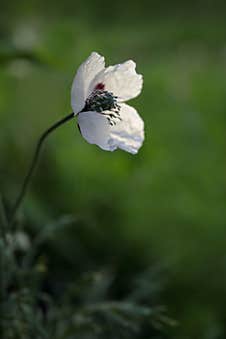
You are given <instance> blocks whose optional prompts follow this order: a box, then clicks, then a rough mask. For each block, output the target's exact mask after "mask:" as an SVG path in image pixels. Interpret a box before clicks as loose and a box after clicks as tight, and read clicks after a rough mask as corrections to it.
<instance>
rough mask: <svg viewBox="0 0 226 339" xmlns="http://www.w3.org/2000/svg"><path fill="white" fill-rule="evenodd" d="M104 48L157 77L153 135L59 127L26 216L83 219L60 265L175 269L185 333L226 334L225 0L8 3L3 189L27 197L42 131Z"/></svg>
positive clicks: (58, 243)
mask: <svg viewBox="0 0 226 339" xmlns="http://www.w3.org/2000/svg"><path fill="white" fill-rule="evenodd" d="M92 51H97V52H99V53H100V54H103V55H104V56H105V58H106V63H107V64H115V63H119V62H122V61H125V60H127V59H133V60H135V61H136V63H137V70H138V72H139V73H142V74H143V75H144V88H143V92H142V94H141V95H140V96H139V97H138V98H137V99H135V100H133V101H131V102H130V104H132V105H134V106H135V107H136V108H137V110H138V111H139V113H140V115H141V116H142V117H143V119H144V121H145V133H146V140H145V143H144V146H143V147H142V149H141V150H140V152H139V154H138V155H136V156H132V155H130V154H127V153H125V152H122V151H116V152H114V153H108V152H104V151H102V150H100V149H99V148H97V147H96V146H94V145H89V144H88V143H86V142H85V140H83V138H82V137H81V136H80V134H79V132H78V129H77V126H76V121H71V122H69V123H68V124H67V125H64V126H63V127H61V128H60V129H59V130H58V131H56V132H55V133H54V135H52V136H51V137H50V138H49V140H48V142H47V144H48V145H46V146H45V149H44V151H43V153H42V156H41V159H40V162H39V167H38V170H37V171H36V173H35V177H34V180H33V182H32V185H31V187H30V190H29V194H28V196H27V197H26V201H25V204H24V205H23V208H22V210H21V212H20V218H21V219H23V218H24V219H26V220H28V221H27V222H26V223H27V225H28V226H27V227H30V229H31V232H34V230H37V229H38V228H40V227H43V225H44V224H45V222H46V220H57V219H58V218H60V217H62V215H73V216H74V217H75V219H76V220H77V221H76V222H75V224H76V225H74V226H73V227H69V228H65V229H64V230H63V232H60V234H59V236H56V237H54V240H53V241H52V243H51V248H52V251H53V253H54V249H55V252H57V253H58V258H57V259H56V262H55V268H53V271H54V272H55V273H54V274H56V276H57V275H60V274H61V273H62V272H63V270H64V268H65V267H66V266H67V265H68V267H71V268H73V269H74V271H76V272H77V270H80V271H84V272H85V271H88V270H89V269H93V268H94V267H96V266H98V267H105V266H106V265H109V266H110V267H117V269H119V271H120V270H121V271H122V272H123V274H125V272H126V274H125V276H127V277H128V281H129V277H130V274H132V273H134V272H135V271H136V270H138V271H139V270H140V269H143V268H144V267H147V266H151V267H152V266H153V265H157V266H158V265H160V266H163V267H166V269H164V270H166V273H165V280H166V282H165V283H164V289H163V291H162V292H161V303H162V304H164V305H166V306H167V308H168V312H169V314H170V316H172V317H173V318H174V319H176V320H177V321H178V326H176V327H175V328H174V329H173V330H172V337H173V338H180V339H181V338H199V339H202V338H203V339H217V338H225V336H226V326H225V324H226V322H225V321H226V319H225V318H226V313H225V311H226V307H225V303H226V220H225V219H226V206H225V200H226V199H225V198H226V185H225V184H226V175H225V173H226V157H225V154H226V153H225V151H226V137H225V124H226V4H225V2H224V1H217V0H216V1H208V0H205V1H202V0H200V1H189V2H188V1H185V0H184V1H180V2H179V1H178V2H177V1H171V2H163V1H162V2H157V1H137V2H135V1H134V2H133V1H124V2H121V1H119V0H114V1H112V2H106V1H103V0H86V1H81V2H80V1H76V0H75V1H71V0H64V1H63V2H60V1H55V2H53V1H48V2H47V1H43V0H39V1H30V2H28V1H24V0H21V1H13V2H9V1H8V2H7V1H4V0H3V1H1V12H0V123H1V133H0V191H1V193H2V194H3V195H4V197H5V199H6V200H7V201H8V202H10V203H12V202H13V201H14V200H15V197H16V194H17V192H18V190H19V188H20V185H21V182H22V179H23V177H24V174H25V172H26V169H27V167H28V164H29V161H30V159H31V156H32V152H33V150H34V146H35V143H36V140H37V138H38V137H39V135H40V133H41V132H42V131H43V130H44V129H46V128H47V127H49V126H50V125H51V124H52V123H54V122H55V121H56V120H58V119H60V118H61V117H63V116H64V115H66V114H67V113H70V111H71V108H70V89H71V83H72V80H73V77H74V74H75V71H76V69H77V67H78V66H79V64H80V63H81V62H83V61H84V59H85V58H86V57H88V55H89V54H90V53H91V52H92ZM77 232H79V234H80V242H79V244H78V242H77V241H76V238H77ZM81 239H82V240H81ZM79 246H80V247H79ZM81 246H82V248H85V250H84V251H83V250H81ZM78 248H79V249H78ZM81 253H83V254H81ZM53 262H54V261H53ZM59 262H60V263H61V265H60V264H59ZM53 266H54V263H53ZM118 267H119V268H118ZM127 273H128V275H127ZM71 274H73V272H72V273H71ZM56 279H57V278H56ZM128 281H127V283H128ZM150 283H151V282H150ZM128 284H129V283H128ZM128 289H129V285H128ZM118 293H120V292H118Z"/></svg>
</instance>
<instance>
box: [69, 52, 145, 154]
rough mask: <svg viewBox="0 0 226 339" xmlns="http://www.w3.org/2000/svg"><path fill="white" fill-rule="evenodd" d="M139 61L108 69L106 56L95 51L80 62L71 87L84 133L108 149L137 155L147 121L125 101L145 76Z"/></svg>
mask: <svg viewBox="0 0 226 339" xmlns="http://www.w3.org/2000/svg"><path fill="white" fill-rule="evenodd" d="M135 68H136V64H135V63H134V62H133V61H132V60H128V61H126V62H124V63H123V64H119V65H115V66H109V67H107V68H105V62H104V57H102V56H100V55H99V54H97V53H95V52H93V53H92V54H91V55H90V56H89V57H88V59H87V60H86V61H85V62H83V63H82V64H81V66H80V67H79V69H78V71H77V74H76V76H75V78H74V81H73V84H72V90H71V105H72V108H73V112H74V114H75V115H77V116H78V126H79V129H80V132H81V134H82V136H83V137H84V138H85V139H86V140H87V141H88V142H89V143H91V144H96V145H98V146H99V147H100V148H102V149H104V150H107V151H114V150H116V149H117V148H121V149H123V150H125V151H127V152H130V153H132V154H135V153H137V152H138V150H139V148H140V147H141V146H142V143H143V140H144V122H143V120H142V119H141V117H140V116H139V114H138V113H137V111H136V110H135V108H133V107H131V106H129V105H127V104H125V103H124V102H125V101H127V100H129V99H132V98H135V97H136V96H138V95H139V94H140V92H141V89H142V84H143V78H142V75H140V74H137V73H136V70H135Z"/></svg>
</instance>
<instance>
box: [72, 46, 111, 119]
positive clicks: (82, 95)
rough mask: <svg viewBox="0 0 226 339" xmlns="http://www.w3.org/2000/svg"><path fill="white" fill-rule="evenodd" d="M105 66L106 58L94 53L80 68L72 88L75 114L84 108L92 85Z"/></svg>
mask: <svg viewBox="0 0 226 339" xmlns="http://www.w3.org/2000/svg"><path fill="white" fill-rule="evenodd" d="M104 65H105V63H104V57H102V56H100V55H99V54H98V53H96V52H93V53H91V55H90V56H89V57H88V59H86V60H85V61H84V62H83V63H82V64H81V65H80V67H79V68H78V70H77V73H76V75H75V77H74V80H73V84H72V88H71V106H72V109H73V112H74V113H75V114H77V113H78V112H80V111H81V110H82V109H83V108H84V106H85V101H86V99H87V97H88V96H89V94H90V92H89V86H90V83H91V81H92V80H93V79H94V77H95V76H96V75H97V74H98V73H99V72H100V71H102V70H103V69H104Z"/></svg>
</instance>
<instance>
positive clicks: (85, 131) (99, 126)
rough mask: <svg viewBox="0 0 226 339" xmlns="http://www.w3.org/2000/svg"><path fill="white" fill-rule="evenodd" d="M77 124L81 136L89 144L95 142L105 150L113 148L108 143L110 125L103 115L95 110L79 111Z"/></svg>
mask: <svg viewBox="0 0 226 339" xmlns="http://www.w3.org/2000/svg"><path fill="white" fill-rule="evenodd" d="M78 125H79V129H80V132H81V134H82V136H83V137H84V138H85V139H86V141H88V142H89V143H90V144H96V145H98V146H99V147H100V148H102V149H104V150H106V151H113V150H114V149H113V148H112V147H111V146H109V144H108V141H109V139H110V127H111V126H110V124H109V122H108V120H107V118H106V117H105V116H104V115H102V114H101V113H97V112H82V113H79V114H78Z"/></svg>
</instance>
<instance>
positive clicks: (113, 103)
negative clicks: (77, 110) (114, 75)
mask: <svg viewBox="0 0 226 339" xmlns="http://www.w3.org/2000/svg"><path fill="white" fill-rule="evenodd" d="M88 111H94V112H97V113H100V114H103V115H105V116H106V118H107V120H108V122H109V124H110V125H111V126H113V125H115V124H116V121H117V120H121V117H120V106H119V105H118V103H117V97H116V96H114V95H113V93H111V92H108V91H104V90H102V89H96V90H94V91H93V92H92V93H91V94H90V96H89V97H88V98H87V99H86V104H85V107H84V108H83V110H82V112H88Z"/></svg>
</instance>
